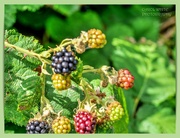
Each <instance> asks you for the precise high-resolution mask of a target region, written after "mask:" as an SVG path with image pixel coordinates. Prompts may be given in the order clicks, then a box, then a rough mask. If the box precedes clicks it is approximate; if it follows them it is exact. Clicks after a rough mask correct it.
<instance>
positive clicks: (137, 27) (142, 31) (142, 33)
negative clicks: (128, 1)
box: [132, 13, 160, 41]
mask: <svg viewBox="0 0 180 138" xmlns="http://www.w3.org/2000/svg"><path fill="white" fill-rule="evenodd" d="M154 14H155V13H154ZM132 28H133V30H134V32H135V38H136V39H140V38H141V37H145V38H147V39H150V40H153V41H156V40H157V39H158V36H159V28H160V22H159V21H158V20H157V19H156V18H150V17H146V16H145V17H143V18H142V17H139V18H136V19H134V20H133V22H132ZM150 28H151V29H150Z"/></svg>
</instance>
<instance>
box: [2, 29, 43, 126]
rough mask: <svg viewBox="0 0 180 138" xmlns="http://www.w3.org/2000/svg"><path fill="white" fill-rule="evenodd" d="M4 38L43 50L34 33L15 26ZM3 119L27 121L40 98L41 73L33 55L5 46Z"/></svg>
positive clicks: (18, 121) (24, 122) (35, 49)
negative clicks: (21, 30)
mask: <svg viewBox="0 0 180 138" xmlns="http://www.w3.org/2000/svg"><path fill="white" fill-rule="evenodd" d="M5 40H6V41H8V42H9V43H11V44H14V45H16V46H19V47H23V48H25V49H28V50H33V51H35V52H37V53H39V52H41V51H42V46H41V45H40V44H39V43H38V41H37V40H36V39H34V38H33V37H25V36H23V35H22V34H19V33H17V32H16V31H15V30H10V31H5ZM4 52H5V54H4V55H5V57H4V66H5V68H4V69H5V70H4V72H5V80H4V81H5V94H4V99H5V103H4V108H5V110H4V114H5V119H6V120H7V121H9V122H13V123H14V124H17V125H19V126H22V125H26V123H27V121H28V120H29V118H30V113H36V112H37V111H38V104H39V99H40V92H41V91H40V88H41V87H39V86H40V85H41V83H40V77H39V76H38V72H35V71H34V69H35V68H37V67H38V66H39V65H40V64H41V62H40V61H39V60H37V59H35V58H32V57H25V58H23V57H24V55H23V54H21V53H19V52H17V51H15V50H14V49H10V48H5V51H4Z"/></svg>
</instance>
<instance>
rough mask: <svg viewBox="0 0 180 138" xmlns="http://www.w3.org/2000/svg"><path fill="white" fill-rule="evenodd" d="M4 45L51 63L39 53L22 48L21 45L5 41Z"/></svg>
mask: <svg viewBox="0 0 180 138" xmlns="http://www.w3.org/2000/svg"><path fill="white" fill-rule="evenodd" d="M4 45H5V46H6V47H8V48H12V49H15V50H17V51H18V52H21V53H23V54H25V55H28V56H31V57H34V58H37V59H39V60H40V61H41V62H44V63H47V64H50V63H51V62H50V61H49V60H48V59H45V58H43V57H42V56H41V55H40V54H38V53H35V52H33V51H29V50H26V49H24V48H21V47H18V46H15V45H12V44H10V43H8V42H7V41H5V42H4Z"/></svg>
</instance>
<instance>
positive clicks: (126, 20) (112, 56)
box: [4, 5, 176, 133]
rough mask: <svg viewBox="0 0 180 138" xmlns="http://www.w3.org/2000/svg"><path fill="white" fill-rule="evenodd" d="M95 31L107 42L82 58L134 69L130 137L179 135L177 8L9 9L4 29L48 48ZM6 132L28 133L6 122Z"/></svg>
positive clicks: (129, 101)
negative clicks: (141, 134) (104, 37)
mask: <svg viewBox="0 0 180 138" xmlns="http://www.w3.org/2000/svg"><path fill="white" fill-rule="evenodd" d="M91 28H97V29H100V30H102V31H103V33H104V34H105V35H106V37H107V44H106V45H105V47H104V48H102V49H93V50H87V51H86V52H85V53H84V54H82V55H78V56H79V57H81V59H82V60H83V63H84V64H88V65H92V66H94V67H96V68H98V67H101V66H102V65H110V66H113V67H114V68H115V69H116V70H118V69H121V68H128V69H129V70H130V71H131V72H132V74H133V75H134V76H135V85H134V87H133V88H132V89H130V90H124V93H125V96H126V102H127V107H128V112H129V122H130V123H129V133H175V130H176V128H175V121H176V47H175V44H176V43H175V42H176V32H175V5H5V18H4V30H6V29H7V30H9V29H16V30H17V31H18V32H20V33H22V34H23V35H26V36H34V37H35V38H36V39H38V40H39V42H40V43H41V44H42V45H44V47H45V49H48V48H49V47H56V45H58V44H60V42H61V41H62V40H63V39H65V38H75V37H78V36H79V34H80V32H81V31H88V30H89V29H91ZM92 57H98V60H97V58H92ZM87 77H88V78H89V79H93V78H91V76H87ZM5 129H6V130H5V131H6V132H14V133H22V132H25V130H24V127H19V126H16V125H15V124H13V123H10V122H6V120H5Z"/></svg>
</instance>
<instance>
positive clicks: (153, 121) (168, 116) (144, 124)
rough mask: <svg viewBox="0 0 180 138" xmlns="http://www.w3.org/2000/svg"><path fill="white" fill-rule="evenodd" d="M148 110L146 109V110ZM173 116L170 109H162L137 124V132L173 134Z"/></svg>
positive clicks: (174, 119) (174, 120)
mask: <svg viewBox="0 0 180 138" xmlns="http://www.w3.org/2000/svg"><path fill="white" fill-rule="evenodd" d="M146 109H148V108H146ZM175 122H176V118H175V115H174V114H172V111H171V109H170V108H163V109H161V110H159V111H158V112H156V113H155V114H153V115H151V116H148V117H147V119H145V120H143V121H141V122H140V123H139V125H138V126H139V131H140V132H144V133H166V134H167V133H175V126H176V125H175Z"/></svg>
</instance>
